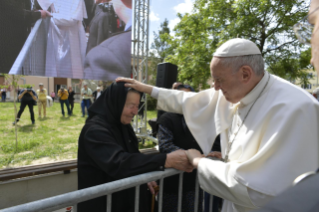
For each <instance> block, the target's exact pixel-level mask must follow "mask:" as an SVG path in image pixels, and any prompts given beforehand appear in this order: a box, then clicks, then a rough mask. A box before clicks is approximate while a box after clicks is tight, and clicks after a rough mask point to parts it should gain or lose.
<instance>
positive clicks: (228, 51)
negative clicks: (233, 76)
mask: <svg viewBox="0 0 319 212" xmlns="http://www.w3.org/2000/svg"><path fill="white" fill-rule="evenodd" d="M256 54H261V52H260V50H259V48H258V47H257V45H256V44H255V43H253V42H251V41H250V40H246V39H242V38H234V39H231V40H228V41H227V42H226V43H224V44H223V45H221V46H220V47H219V48H218V49H217V50H216V52H215V53H214V57H238V56H246V55H256Z"/></svg>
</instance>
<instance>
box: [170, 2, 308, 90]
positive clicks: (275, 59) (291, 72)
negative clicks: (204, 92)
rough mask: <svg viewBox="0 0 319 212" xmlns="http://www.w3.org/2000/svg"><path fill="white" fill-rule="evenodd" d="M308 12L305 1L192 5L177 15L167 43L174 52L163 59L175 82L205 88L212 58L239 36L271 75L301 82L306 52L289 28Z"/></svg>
mask: <svg viewBox="0 0 319 212" xmlns="http://www.w3.org/2000/svg"><path fill="white" fill-rule="evenodd" d="M308 9H309V0H290V1H284V0H228V1H226V0H196V1H195V4H194V10H193V13H192V14H185V15H184V16H182V15H181V14H178V17H179V18H180V19H181V21H180V23H179V24H177V26H176V27H175V29H174V31H175V32H176V37H175V38H174V39H173V40H172V41H171V46H174V47H175V48H174V52H173V54H172V55H170V56H169V57H168V59H167V60H168V61H169V62H172V63H174V64H177V65H178V67H179V79H180V81H189V82H191V84H192V85H193V86H195V87H198V86H202V87H203V88H207V87H209V85H208V84H207V80H208V79H209V78H210V73H209V63H210V60H211V58H212V54H213V53H214V51H215V50H216V48H218V46H220V45H221V44H222V43H224V42H225V41H227V40H229V39H231V38H236V37H239V38H245V39H248V40H251V41H253V42H255V43H256V45H257V46H258V48H259V49H260V51H261V52H262V55H263V57H264V59H265V62H266V68H267V70H268V71H270V72H271V73H274V74H276V75H279V76H281V77H283V78H286V79H290V80H294V79H296V78H299V77H303V75H304V72H303V71H302V70H300V67H301V66H300V64H301V60H305V58H304V56H305V55H303V56H302V55H301V53H300V52H301V51H302V50H304V51H305V50H307V48H306V47H304V46H303V45H301V44H300V43H299V42H298V40H297V38H296V37H295V34H294V31H293V25H294V24H295V23H297V22H298V21H300V20H301V19H302V18H303V17H304V16H306V15H307V11H308ZM309 60H310V58H309ZM309 60H308V63H309ZM292 61H293V62H292ZM287 65H289V66H287Z"/></svg>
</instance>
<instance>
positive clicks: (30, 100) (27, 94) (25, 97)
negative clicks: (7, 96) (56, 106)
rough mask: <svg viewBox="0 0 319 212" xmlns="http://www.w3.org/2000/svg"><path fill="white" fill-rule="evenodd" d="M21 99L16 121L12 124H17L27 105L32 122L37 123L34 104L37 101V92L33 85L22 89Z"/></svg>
mask: <svg viewBox="0 0 319 212" xmlns="http://www.w3.org/2000/svg"><path fill="white" fill-rule="evenodd" d="M19 99H21V105H20V110H19V112H18V114H17V119H16V121H14V122H13V123H12V124H13V125H15V124H16V123H17V122H18V121H19V120H20V117H21V115H22V113H23V111H24V109H25V107H26V106H28V108H29V111H30V116H31V121H32V124H35V120H34V111H33V105H34V104H35V102H36V101H37V94H36V93H35V91H34V90H33V89H32V87H31V86H29V87H27V88H26V89H22V90H21V94H20V95H19Z"/></svg>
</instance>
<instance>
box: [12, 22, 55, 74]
mask: <svg viewBox="0 0 319 212" xmlns="http://www.w3.org/2000/svg"><path fill="white" fill-rule="evenodd" d="M49 22H50V18H46V19H39V20H38V21H37V22H36V23H35V24H34V26H33V28H32V30H31V32H30V34H29V36H28V38H27V40H26V42H25V43H24V45H23V47H22V49H21V51H20V53H19V55H18V57H17V59H16V60H15V62H14V64H13V66H12V68H11V69H10V71H9V74H19V75H38V76H42V75H44V72H45V64H46V49H47V33H48V26H49Z"/></svg>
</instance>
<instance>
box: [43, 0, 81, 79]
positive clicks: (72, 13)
mask: <svg viewBox="0 0 319 212" xmlns="http://www.w3.org/2000/svg"><path fill="white" fill-rule="evenodd" d="M38 3H39V5H40V6H41V8H42V9H45V10H48V9H49V8H50V9H51V14H52V18H51V19H50V24H49V31H48V38H47V51H46V67H45V73H44V76H53V77H62V78H73V79H82V78H83V65H84V58H85V51H86V37H85V31H84V26H83V24H82V21H83V19H86V18H87V13H86V8H85V2H84V0H72V1H66V0H54V1H52V0H38Z"/></svg>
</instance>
